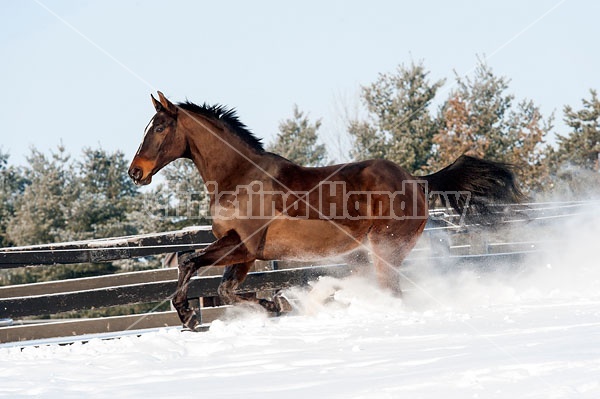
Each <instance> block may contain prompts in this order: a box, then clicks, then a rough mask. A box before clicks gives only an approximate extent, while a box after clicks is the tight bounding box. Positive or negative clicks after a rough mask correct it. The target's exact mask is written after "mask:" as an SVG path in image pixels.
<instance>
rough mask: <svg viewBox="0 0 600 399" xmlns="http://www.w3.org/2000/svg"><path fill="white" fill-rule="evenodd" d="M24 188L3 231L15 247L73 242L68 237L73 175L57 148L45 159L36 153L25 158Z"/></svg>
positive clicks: (72, 196) (73, 197) (65, 155)
mask: <svg viewBox="0 0 600 399" xmlns="http://www.w3.org/2000/svg"><path fill="white" fill-rule="evenodd" d="M27 161H28V163H29V165H28V167H26V168H25V171H24V173H25V178H26V179H27V180H28V184H27V186H26V187H25V189H24V190H23V194H22V195H21V196H20V197H19V198H18V199H17V200H16V201H15V212H14V215H13V217H12V218H10V220H9V222H8V227H7V237H8V239H9V240H10V241H11V242H13V243H15V244H16V245H33V244H45V243H51V242H60V241H65V240H70V239H73V238H74V237H73V235H72V234H69V230H68V229H69V223H70V222H71V217H70V215H71V207H70V204H72V203H73V201H74V199H75V198H76V191H75V189H74V188H75V187H74V179H75V175H74V173H73V170H72V166H73V165H72V162H71V161H70V156H69V155H68V154H67V153H66V152H65V149H64V147H62V146H59V147H58V151H57V152H53V153H52V154H51V156H50V158H48V157H47V156H46V155H44V154H42V153H41V152H39V151H38V150H36V149H32V150H31V154H30V156H29V157H28V158H27Z"/></svg>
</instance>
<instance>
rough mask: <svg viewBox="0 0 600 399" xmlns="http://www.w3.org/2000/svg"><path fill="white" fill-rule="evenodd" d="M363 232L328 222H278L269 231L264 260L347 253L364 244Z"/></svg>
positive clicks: (294, 220)
mask: <svg viewBox="0 0 600 399" xmlns="http://www.w3.org/2000/svg"><path fill="white" fill-rule="evenodd" d="M360 230H362V229H360V228H359V229H352V230H350V229H348V228H347V227H344V226H342V225H339V224H335V223H332V222H331V221H327V220H308V219H284V220H276V221H274V222H272V223H271V224H270V225H269V228H268V230H267V234H266V238H265V241H264V245H263V251H262V255H263V256H262V257H263V258H264V259H298V260H310V259H318V258H323V257H328V256H335V255H339V254H344V253H347V252H349V251H352V250H353V249H356V248H357V247H359V246H360V245H361V244H362V242H363V239H364V233H362V232H361V231H360ZM365 231H366V229H365ZM361 233H362V234H361Z"/></svg>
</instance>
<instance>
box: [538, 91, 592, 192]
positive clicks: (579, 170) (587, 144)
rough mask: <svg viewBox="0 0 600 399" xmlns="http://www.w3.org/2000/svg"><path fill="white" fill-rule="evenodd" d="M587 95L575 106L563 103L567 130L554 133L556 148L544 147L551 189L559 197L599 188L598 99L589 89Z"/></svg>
mask: <svg viewBox="0 0 600 399" xmlns="http://www.w3.org/2000/svg"><path fill="white" fill-rule="evenodd" d="M590 96H591V98H590V99H589V100H586V99H583V100H582V102H583V107H582V108H581V109H579V110H574V109H573V108H572V107H570V106H565V107H564V121H565V123H566V125H567V126H568V127H569V128H570V132H568V134H566V135H561V134H557V135H556V136H557V148H556V149H554V148H551V147H549V148H548V150H547V155H548V156H547V159H548V164H549V168H550V170H551V172H552V175H553V177H554V185H555V187H554V191H555V192H557V193H559V194H560V195H561V198H574V199H581V198H583V197H585V196H587V195H590V194H594V195H597V194H598V191H599V189H598V187H600V173H599V171H600V166H599V162H600V159H599V158H600V100H599V99H598V95H597V92H596V91H595V90H590Z"/></svg>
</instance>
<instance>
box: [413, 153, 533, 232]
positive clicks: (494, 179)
mask: <svg viewBox="0 0 600 399" xmlns="http://www.w3.org/2000/svg"><path fill="white" fill-rule="evenodd" d="M422 179H424V180H426V181H427V183H428V185H429V187H427V191H428V193H427V194H428V196H429V198H430V199H431V200H432V201H437V200H440V201H441V202H442V204H444V205H445V206H450V207H452V208H453V209H454V210H455V211H456V212H457V213H458V214H459V215H462V216H466V217H467V218H469V219H471V220H473V221H476V222H479V223H490V222H493V221H494V219H496V216H497V215H498V212H497V211H498V208H497V207H496V212H494V206H495V205H498V204H514V203H519V202H521V201H522V200H523V199H525V195H523V193H522V192H521V190H520V189H519V187H518V186H517V182H516V178H515V175H514V173H513V171H512V167H511V165H509V164H505V163H500V162H492V161H485V160H483V159H479V158H473V157H470V156H468V155H462V156H461V157H459V158H458V159H457V160H456V161H454V163H453V164H451V165H449V166H447V167H445V168H444V169H442V170H440V171H439V172H436V173H434V174H432V175H428V176H423V177H422Z"/></svg>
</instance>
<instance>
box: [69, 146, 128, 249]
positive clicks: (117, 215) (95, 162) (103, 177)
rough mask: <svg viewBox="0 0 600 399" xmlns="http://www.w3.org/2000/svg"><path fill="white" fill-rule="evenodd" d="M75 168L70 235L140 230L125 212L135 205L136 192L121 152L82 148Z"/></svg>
mask: <svg viewBox="0 0 600 399" xmlns="http://www.w3.org/2000/svg"><path fill="white" fill-rule="evenodd" d="M76 168H77V173H76V176H75V182H76V187H75V190H76V194H77V199H76V201H74V202H73V203H72V206H71V215H72V221H71V222H70V223H69V230H70V231H71V232H72V233H73V235H74V236H76V237H77V238H78V239H89V238H105V237H114V236H122V235H131V234H136V233H137V232H138V230H139V229H138V228H137V226H136V225H135V224H134V223H132V222H131V221H130V220H128V218H127V214H128V212H129V211H130V210H132V207H135V206H136V197H137V195H138V192H137V188H136V187H135V185H134V184H133V182H132V181H131V179H129V177H128V176H127V168H128V163H127V161H126V160H125V156H124V154H123V153H122V152H121V151H116V152H114V153H108V152H107V151H105V150H103V149H91V148H85V149H84V150H83V154H82V160H81V161H79V162H77V164H76Z"/></svg>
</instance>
